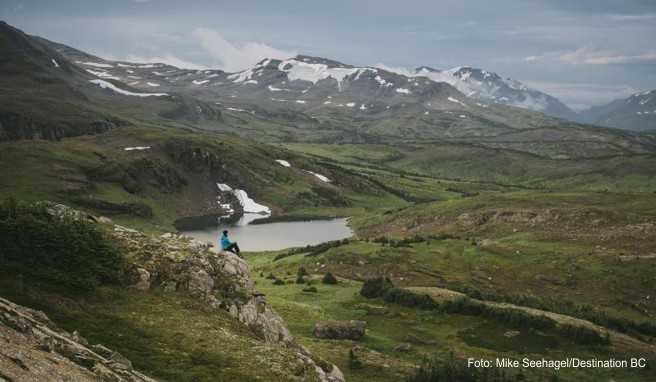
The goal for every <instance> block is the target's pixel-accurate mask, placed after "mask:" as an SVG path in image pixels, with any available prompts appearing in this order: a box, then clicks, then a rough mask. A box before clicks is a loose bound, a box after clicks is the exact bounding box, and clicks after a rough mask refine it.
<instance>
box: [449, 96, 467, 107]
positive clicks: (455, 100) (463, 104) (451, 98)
mask: <svg viewBox="0 0 656 382" xmlns="http://www.w3.org/2000/svg"><path fill="white" fill-rule="evenodd" d="M447 99H448V100H449V101H451V102H453V103H457V104H460V105H462V106H465V107H467V105H466V104H465V103H464V102H462V101H460V100H458V99H456V98H453V97H449V98H447Z"/></svg>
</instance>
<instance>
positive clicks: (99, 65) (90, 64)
mask: <svg viewBox="0 0 656 382" xmlns="http://www.w3.org/2000/svg"><path fill="white" fill-rule="evenodd" d="M75 63H76V64H82V65H86V66H93V67H95V68H113V67H114V65H110V64H102V63H98V62H82V61H75Z"/></svg>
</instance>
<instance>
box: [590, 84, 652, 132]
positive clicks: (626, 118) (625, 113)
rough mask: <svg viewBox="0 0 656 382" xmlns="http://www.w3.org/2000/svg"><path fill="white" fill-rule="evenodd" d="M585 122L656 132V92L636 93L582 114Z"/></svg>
mask: <svg viewBox="0 0 656 382" xmlns="http://www.w3.org/2000/svg"><path fill="white" fill-rule="evenodd" d="M581 115H582V116H583V118H584V120H585V121H586V122H589V123H594V124H597V125H602V126H608V127H616V128H619V129H625V130H633V131H645V132H646V131H656V90H652V91H647V92H642V93H636V94H633V95H632V96H630V97H628V98H625V99H619V100H615V101H613V102H611V103H609V104H606V105H603V106H595V107H592V108H590V109H588V110H584V111H582V112H581Z"/></svg>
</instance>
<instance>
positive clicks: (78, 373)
mask: <svg viewBox="0 0 656 382" xmlns="http://www.w3.org/2000/svg"><path fill="white" fill-rule="evenodd" d="M0 381H16V382H18V381H75V382H78V381H79V382H86V381H89V382H99V381H103V382H104V381H107V382H122V381H126V382H155V380H154V379H152V378H149V377H147V376H145V375H143V374H142V373H140V372H138V371H136V370H134V369H133V368H132V363H131V362H130V360H128V359H127V358H125V357H123V356H122V355H121V354H119V353H118V352H115V351H112V350H110V349H108V348H106V347H104V346H102V345H93V346H89V345H88V343H87V341H86V340H85V339H84V338H83V337H81V336H80V335H79V334H78V333H77V332H74V333H72V334H71V333H68V332H66V331H64V330H62V329H60V328H58V327H56V326H55V325H54V324H53V323H52V322H51V321H50V320H49V319H48V317H47V316H46V315H45V314H44V313H43V312H39V311H35V310H32V309H28V308H25V307H22V306H20V305H16V304H14V303H12V302H10V301H7V300H5V299H3V298H0Z"/></svg>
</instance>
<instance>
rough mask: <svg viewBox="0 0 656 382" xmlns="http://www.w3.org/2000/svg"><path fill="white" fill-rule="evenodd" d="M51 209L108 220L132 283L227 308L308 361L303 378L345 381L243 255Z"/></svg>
mask: <svg viewBox="0 0 656 382" xmlns="http://www.w3.org/2000/svg"><path fill="white" fill-rule="evenodd" d="M47 208H48V209H49V211H51V213H53V214H56V215H60V216H67V217H69V218H71V217H72V218H75V219H84V220H88V221H92V222H98V223H99V224H104V227H105V228H107V231H108V232H109V233H110V234H111V235H112V236H113V237H114V239H115V241H116V242H117V243H118V244H119V245H120V246H121V247H122V249H123V252H124V254H125V256H126V258H128V259H129V261H130V263H131V264H132V268H131V270H130V271H129V272H128V273H127V274H126V277H125V278H126V283H127V284H128V285H129V287H131V288H134V289H137V290H141V291H144V292H147V291H149V290H152V289H159V290H162V291H164V292H178V293H186V294H188V295H189V296H192V297H194V298H197V299H199V300H201V301H203V302H204V303H205V304H206V305H207V306H209V307H211V308H214V309H217V310H220V309H221V310H225V311H227V312H228V313H229V314H230V315H231V316H233V317H234V318H235V319H237V320H238V321H239V322H241V323H243V324H244V325H245V326H247V327H248V328H249V329H251V330H252V332H253V333H255V334H256V335H257V336H258V337H259V338H260V339H261V340H262V341H263V342H265V343H266V344H269V345H280V346H284V347H286V348H288V349H289V350H291V351H292V352H293V353H294V354H296V356H297V360H298V363H299V364H303V365H305V367H304V368H303V370H312V371H314V372H313V373H311V374H312V375H302V376H299V380H303V381H305V380H319V381H323V382H341V381H344V377H343V375H342V373H341V371H340V370H339V368H337V367H336V366H334V365H332V364H330V363H328V362H325V361H323V360H322V359H320V358H318V357H316V356H314V355H312V354H311V353H310V352H309V351H308V350H307V349H305V348H304V347H303V346H301V345H300V344H298V343H297V342H296V341H295V340H294V337H293V336H292V334H291V333H290V331H289V329H288V328H287V326H286V325H285V322H284V321H283V319H282V318H281V317H280V316H279V315H278V314H277V313H276V312H275V311H274V310H273V309H272V308H271V306H270V305H269V304H268V303H267V301H266V298H265V296H264V295H262V294H261V293H258V292H257V290H256V289H255V285H254V282H253V280H252V279H251V276H250V269H249V267H248V263H247V262H246V261H245V260H244V259H242V258H240V257H238V256H237V255H235V254H233V253H231V252H220V253H217V252H214V251H212V249H211V246H210V245H209V244H206V243H201V242H198V241H195V240H193V239H191V238H189V237H186V236H183V235H177V234H173V233H167V234H164V235H161V236H159V237H156V236H149V235H146V234H144V233H142V232H139V231H137V230H134V229H130V228H126V227H122V226H120V225H115V224H113V223H112V222H111V221H106V220H104V219H100V218H98V217H94V216H91V215H88V214H84V213H81V212H79V211H76V210H74V209H71V208H69V207H66V206H62V205H55V204H49V205H48V207H47Z"/></svg>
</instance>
